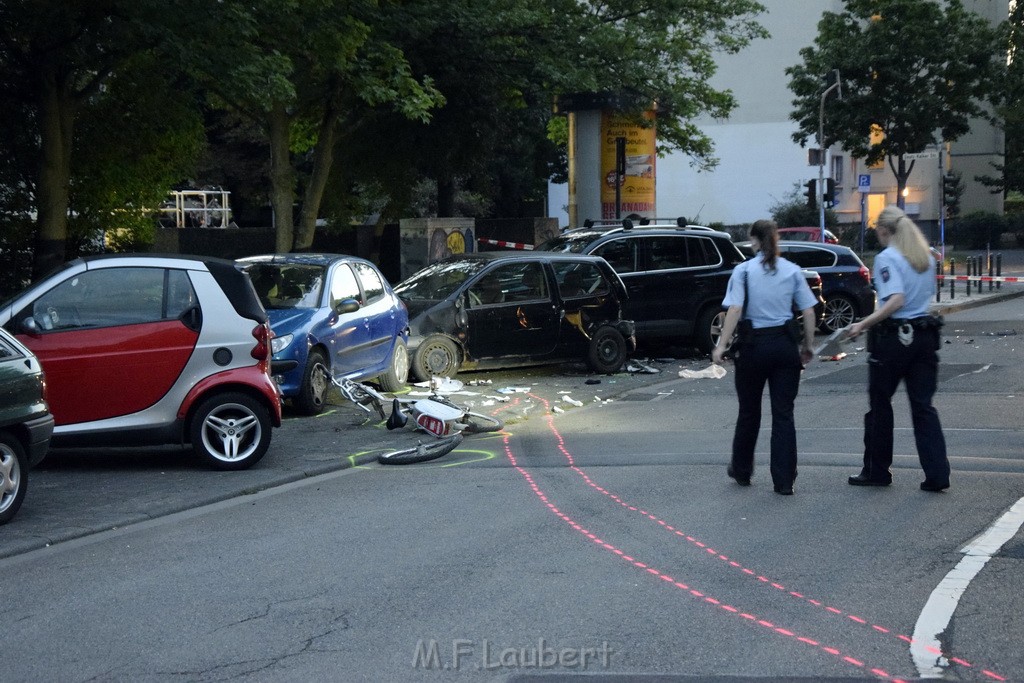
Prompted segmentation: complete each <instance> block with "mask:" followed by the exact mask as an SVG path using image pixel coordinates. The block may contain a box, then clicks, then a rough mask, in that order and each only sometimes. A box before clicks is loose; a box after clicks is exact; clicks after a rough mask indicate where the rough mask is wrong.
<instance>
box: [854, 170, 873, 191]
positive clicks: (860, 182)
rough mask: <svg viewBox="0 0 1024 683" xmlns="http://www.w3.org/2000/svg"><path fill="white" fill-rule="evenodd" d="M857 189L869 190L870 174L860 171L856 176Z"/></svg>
mask: <svg viewBox="0 0 1024 683" xmlns="http://www.w3.org/2000/svg"><path fill="white" fill-rule="evenodd" d="M857 190H858V191H859V192H871V175H870V174H869V173H861V174H860V175H858V176H857Z"/></svg>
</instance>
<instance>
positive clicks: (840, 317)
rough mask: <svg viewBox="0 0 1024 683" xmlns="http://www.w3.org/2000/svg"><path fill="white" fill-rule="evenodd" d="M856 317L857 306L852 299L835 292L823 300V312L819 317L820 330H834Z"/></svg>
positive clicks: (844, 325) (841, 327)
mask: <svg viewBox="0 0 1024 683" xmlns="http://www.w3.org/2000/svg"><path fill="white" fill-rule="evenodd" d="M856 317H857V308H856V307H855V306H854V304H853V301H852V300H851V299H850V298H849V297H847V296H844V295H842V294H836V295H835V296H833V297H829V298H828V300H826V301H825V313H824V315H822V317H821V330H822V331H823V332H830V333H831V332H835V331H836V330H841V329H843V328H844V327H846V326H847V325H849V324H850V323H852V322H853V321H854V320H855V319H856Z"/></svg>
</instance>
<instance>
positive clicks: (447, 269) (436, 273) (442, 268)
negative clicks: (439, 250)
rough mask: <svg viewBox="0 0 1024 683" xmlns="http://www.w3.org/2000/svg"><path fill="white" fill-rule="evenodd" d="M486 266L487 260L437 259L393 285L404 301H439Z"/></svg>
mask: <svg viewBox="0 0 1024 683" xmlns="http://www.w3.org/2000/svg"><path fill="white" fill-rule="evenodd" d="M486 266H487V261H483V260H479V261H477V260H473V259H457V260H454V261H438V262H437V263H435V264H433V265H430V266H427V267H426V268H424V269H423V270H421V271H419V272H418V273H416V274H415V275H413V276H412V277H410V278H409V279H408V280H405V281H404V282H401V283H399V284H398V286H396V287H395V294H397V295H398V296H400V297H401V298H403V299H405V300H406V301H440V300H441V299H444V298H445V297H447V296H448V295H449V294H451V293H452V292H454V291H455V290H456V289H458V288H459V287H461V286H462V283H463V282H465V281H466V280H468V279H469V278H471V277H473V276H474V275H476V274H477V273H479V272H480V271H481V270H483V269H484V268H485V267H486Z"/></svg>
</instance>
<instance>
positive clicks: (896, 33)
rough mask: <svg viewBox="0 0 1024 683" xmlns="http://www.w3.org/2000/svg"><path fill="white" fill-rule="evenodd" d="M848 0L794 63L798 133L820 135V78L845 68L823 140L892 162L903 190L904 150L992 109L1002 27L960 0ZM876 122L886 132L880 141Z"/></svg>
mask: <svg viewBox="0 0 1024 683" xmlns="http://www.w3.org/2000/svg"><path fill="white" fill-rule="evenodd" d="M845 7H846V8H845V10H844V11H842V12H838V13H836V12H825V13H824V15H823V16H822V19H821V21H820V22H819V24H818V36H817V38H816V39H815V42H814V45H813V46H811V47H805V48H803V49H802V50H801V51H800V55H801V57H802V58H803V63H802V64H798V65H796V66H792V67H790V68H788V69H787V70H786V73H787V74H788V75H789V76H790V84H789V87H790V89H791V90H792V91H793V93H794V95H795V96H796V97H795V99H794V100H793V106H794V110H793V113H792V114H791V118H792V119H793V120H794V121H796V122H797V123H798V125H799V129H798V130H797V132H796V133H794V134H793V139H794V140H795V141H797V142H799V143H800V144H806V142H807V141H808V139H809V138H810V137H812V136H814V135H816V134H817V131H818V112H819V107H820V104H821V99H820V95H821V91H822V80H821V79H822V77H823V76H824V75H825V74H827V73H829V72H830V71H832V70H833V69H838V70H839V71H840V74H841V77H842V95H843V97H842V99H838V98H831V97H830V98H827V99H826V101H825V117H826V122H827V125H826V126H825V146H829V145H831V144H833V143H840V144H841V145H842V147H843V148H844V149H846V150H847V151H849V152H850V153H851V154H853V155H854V156H856V157H859V158H862V159H864V160H865V161H866V162H867V163H868V164H875V163H878V162H880V161H883V160H888V163H889V167H890V169H891V170H892V172H893V174H894V175H895V176H896V178H897V181H898V185H899V189H900V190H902V189H903V187H904V185H905V183H906V178H907V176H909V174H910V171H911V170H912V169H913V163H914V162H910V163H909V165H907V164H906V163H905V162H904V161H903V159H902V156H901V155H903V154H905V153H908V152H920V151H922V150H924V149H925V147H926V146H927V145H929V144H932V143H937V142H941V141H953V140H957V139H958V138H960V137H962V136H963V135H964V134H966V133H967V132H968V131H969V130H970V124H969V122H970V119H971V118H972V117H987V116H988V115H989V114H988V111H987V109H986V107H985V103H986V102H989V101H991V100H992V99H993V97H994V95H995V94H996V93H997V92H998V86H999V84H1000V76H1001V74H1002V65H1001V63H1000V59H1001V57H1000V53H1001V52H1002V50H1001V47H1002V46H1003V45H1005V43H1004V42H1003V41H1002V38H1001V36H1002V33H1001V31H1000V30H997V29H993V28H992V27H991V26H990V25H989V24H988V22H987V21H986V20H985V19H983V18H982V17H979V16H978V15H976V14H974V13H972V12H969V11H967V10H966V9H964V6H963V4H962V3H961V2H960V0H948V2H944V3H939V2H936V1H934V0H845ZM1003 61H1004V62H1005V59H1003ZM873 128H877V129H878V130H880V131H881V133H882V135H881V136H876V137H875V139H874V141H872V135H871V134H872V129H873ZM936 131H938V134H936Z"/></svg>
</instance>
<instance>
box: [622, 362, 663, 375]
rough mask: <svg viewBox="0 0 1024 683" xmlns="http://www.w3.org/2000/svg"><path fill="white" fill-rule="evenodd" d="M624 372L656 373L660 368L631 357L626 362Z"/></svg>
mask: <svg viewBox="0 0 1024 683" xmlns="http://www.w3.org/2000/svg"><path fill="white" fill-rule="evenodd" d="M626 372H633V373H643V374H645V375H656V374H658V373H659V372H661V370H659V369H658V368H655V367H652V366H650V365H648V364H647V363H645V362H643V361H641V360H636V359H633V360H631V361H629V362H628V363H626Z"/></svg>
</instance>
